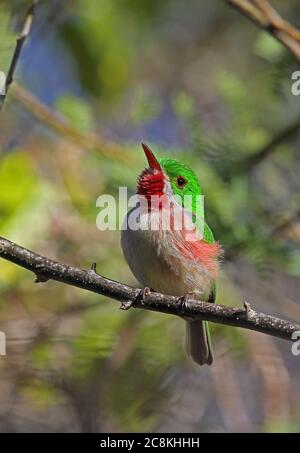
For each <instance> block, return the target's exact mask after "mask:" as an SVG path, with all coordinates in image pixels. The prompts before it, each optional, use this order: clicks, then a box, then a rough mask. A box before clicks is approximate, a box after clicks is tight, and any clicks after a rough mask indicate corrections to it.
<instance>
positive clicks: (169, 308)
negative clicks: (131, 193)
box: [0, 237, 300, 341]
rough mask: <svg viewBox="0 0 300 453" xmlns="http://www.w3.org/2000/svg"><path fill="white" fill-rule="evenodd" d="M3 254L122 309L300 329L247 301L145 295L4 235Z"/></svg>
mask: <svg viewBox="0 0 300 453" xmlns="http://www.w3.org/2000/svg"><path fill="white" fill-rule="evenodd" d="M0 257H2V258H4V259H5V260H8V261H11V262H12V263H15V264H17V265H18V266H21V267H23V268H25V269H28V270H29V271H31V272H33V273H34V274H35V275H36V276H37V279H36V282H45V281H47V280H56V281H59V282H62V283H66V284H68V285H72V286H76V287H78V288H82V289H85V290H87V291H92V292H94V293H97V294H102V295H104V296H107V297H109V298H111V299H116V300H118V301H120V302H121V308H124V309H127V308H130V307H131V306H132V307H135V308H143V309H146V310H152V311H156V312H161V313H168V314H172V315H178V316H181V317H186V318H193V319H204V320H207V321H211V322H214V323H218V324H227V325H230V326H234V327H242V328H244V329H250V330H256V331H257V332H262V333H265V334H268V335H272V336H275V337H280V338H283V339H286V340H290V341H292V334H293V333H294V332H298V331H300V325H299V324H296V323H293V322H290V321H286V320H283V319H279V318H275V317H273V316H270V315H266V314H264V313H259V312H256V311H254V310H252V309H251V308H250V306H249V304H245V308H244V309H243V308H233V307H226V306H224V305H218V304H211V303H208V302H201V301H199V300H195V299H188V300H186V301H184V302H183V299H182V298H177V297H175V296H167V295H164V294H160V293H155V292H151V293H150V294H149V295H147V296H145V297H141V293H142V290H141V289H138V288H133V287H131V286H128V285H125V284H123V283H119V282H116V281H114V280H110V279H108V278H104V277H102V276H101V275H98V274H97V273H96V272H95V268H94V267H93V268H92V269H91V270H89V271H85V270H82V269H79V268H76V267H74V266H69V265H66V264H63V263H59V262H57V261H54V260H51V259H49V258H46V257H44V256H41V255H38V254H37V253H34V252H32V251H30V250H27V249H25V248H23V247H21V246H19V245H17V244H14V243H13V242H11V241H9V240H7V239H5V238H2V237H0Z"/></svg>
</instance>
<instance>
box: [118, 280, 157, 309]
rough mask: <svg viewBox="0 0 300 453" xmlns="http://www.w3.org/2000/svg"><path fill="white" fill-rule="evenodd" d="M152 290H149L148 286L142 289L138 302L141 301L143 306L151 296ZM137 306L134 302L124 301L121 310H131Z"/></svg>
mask: <svg viewBox="0 0 300 453" xmlns="http://www.w3.org/2000/svg"><path fill="white" fill-rule="evenodd" d="M150 294H151V290H150V288H148V286H145V288H143V289H141V291H140V292H139V294H138V296H137V298H136V301H139V302H140V303H141V304H142V303H143V302H144V301H145V300H146V298H147V297H148V296H150ZM134 304H135V301H133V300H124V301H123V302H121V306H120V309H121V310H129V308H131V307H132V306H133V305H134Z"/></svg>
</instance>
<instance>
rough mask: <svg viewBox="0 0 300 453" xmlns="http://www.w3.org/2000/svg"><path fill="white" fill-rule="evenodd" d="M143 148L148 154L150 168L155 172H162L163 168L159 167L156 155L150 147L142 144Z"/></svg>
mask: <svg viewBox="0 0 300 453" xmlns="http://www.w3.org/2000/svg"><path fill="white" fill-rule="evenodd" d="M142 147H143V150H144V152H145V154H146V157H147V160H148V164H149V167H150V168H152V169H153V170H158V171H161V166H160V165H159V162H158V160H157V159H156V157H155V156H154V154H153V152H152V151H151V149H150V148H149V146H147V145H146V144H145V143H142Z"/></svg>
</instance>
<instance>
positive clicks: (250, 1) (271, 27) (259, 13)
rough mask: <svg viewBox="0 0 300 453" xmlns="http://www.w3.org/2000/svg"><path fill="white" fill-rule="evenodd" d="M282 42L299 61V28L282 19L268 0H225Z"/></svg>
mask: <svg viewBox="0 0 300 453" xmlns="http://www.w3.org/2000/svg"><path fill="white" fill-rule="evenodd" d="M226 2H227V3H229V5H231V6H233V7H234V8H236V9H237V10H238V11H240V12H241V13H242V14H243V15H244V16H246V17H247V18H248V19H250V20H251V21H252V22H254V24H255V25H257V26H258V27H260V28H262V29H264V30H266V31H267V32H268V33H270V35H272V36H273V37H274V38H276V39H277V41H279V42H280V43H281V44H283V45H284V46H285V47H286V48H287V49H288V50H289V51H290V52H291V53H292V54H293V55H294V57H296V59H297V60H298V61H300V30H298V29H297V28H296V27H294V26H293V25H292V24H290V23H289V22H288V21H286V20H285V19H283V18H282V17H281V16H280V15H279V14H278V13H277V11H276V10H275V9H274V8H273V7H272V6H271V5H270V3H269V2H268V0H226Z"/></svg>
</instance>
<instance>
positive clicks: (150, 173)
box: [121, 143, 222, 365]
mask: <svg viewBox="0 0 300 453" xmlns="http://www.w3.org/2000/svg"><path fill="white" fill-rule="evenodd" d="M142 147H143V149H144V152H145V155H146V157H147V160H148V164H149V167H148V168H146V169H145V170H144V171H143V172H142V173H141V174H140V176H139V177H138V180H137V195H138V196H140V197H144V198H145V199H146V200H147V205H146V206H147V208H146V209H145V208H144V209H142V208H141V205H140V206H137V207H135V208H133V209H132V210H131V211H129V212H128V214H127V216H126V218H125V221H124V224H123V227H122V235H121V245H122V249H123V253H124V257H125V259H126V261H127V263H128V265H129V267H130V269H131V271H132V273H133V274H134V276H135V277H136V279H137V280H138V282H139V283H140V284H141V285H142V286H143V288H144V289H146V290H147V291H149V290H153V291H157V292H161V293H165V294H170V295H174V296H178V297H181V298H183V299H184V298H186V297H188V295H189V296H191V297H194V298H197V299H201V300H202V301H208V302H215V298H216V282H217V276H218V270H219V265H220V258H221V255H222V248H221V246H220V244H219V243H218V242H215V240H214V237H213V233H212V231H211V229H210V228H209V226H208V225H207V223H205V221H204V206H203V198H201V200H202V206H201V207H200V211H201V212H202V214H201V216H202V219H199V218H198V217H197V215H196V211H197V209H196V201H197V200H199V197H200V196H201V187H200V184H199V181H198V178H197V176H196V174H195V173H194V171H193V170H192V169H191V168H189V167H188V166H187V165H185V164H182V163H181V162H179V161H177V160H175V159H169V158H161V159H156V157H155V156H154V154H153V152H152V151H151V149H150V148H149V147H148V146H147V145H145V144H144V143H142ZM155 196H159V197H161V198H160V199H161V200H162V201H161V203H153V202H152V203H151V200H153V197H155ZM187 196H189V197H190V199H191V200H192V202H191V203H189V204H187V203H186V202H185V200H186V199H187V198H188V197H187ZM171 205H173V206H174V208H173V210H171V215H170V206H171ZM133 213H134V214H137V213H138V216H137V217H138V219H139V228H132V227H131V225H130V216H132V214H133ZM179 217H180V219H179ZM167 218H168V219H171V220H170V222H169V224H170V225H169V227H167V228H166V226H165V224H164V223H163V222H164V220H165V219H167ZM177 220H181V223H180V222H178V224H177V225H182V227H181V228H178V227H177V228H175V226H174V225H175V224H176V221H177ZM153 225H156V228H153V227H152V228H151V226H153ZM201 230H202V233H203V234H202V235H201ZM147 291H146V292H147ZM144 293H145V291H144ZM186 326H187V328H186V351H187V353H188V354H189V356H190V357H191V358H192V359H193V360H194V361H195V362H196V363H198V364H199V365H204V364H208V365H211V364H212V362H213V353H212V346H211V339H210V334H209V328H208V323H207V321H199V320H187V321H186Z"/></svg>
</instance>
